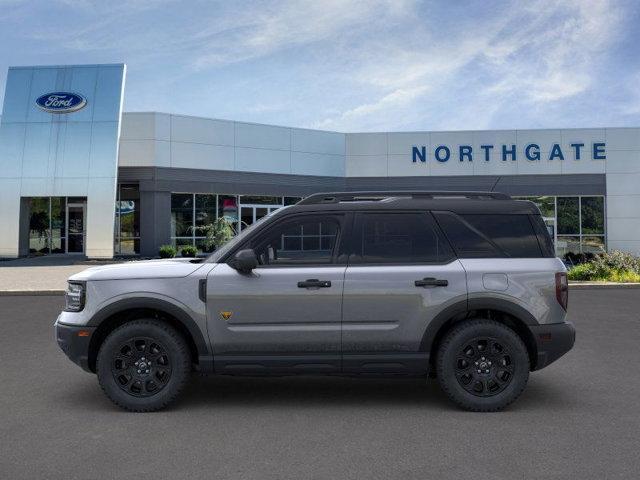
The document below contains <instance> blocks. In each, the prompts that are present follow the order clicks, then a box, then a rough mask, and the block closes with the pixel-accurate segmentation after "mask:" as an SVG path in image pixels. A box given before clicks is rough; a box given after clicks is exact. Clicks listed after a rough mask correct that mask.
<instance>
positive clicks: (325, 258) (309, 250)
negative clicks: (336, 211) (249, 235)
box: [248, 215, 340, 266]
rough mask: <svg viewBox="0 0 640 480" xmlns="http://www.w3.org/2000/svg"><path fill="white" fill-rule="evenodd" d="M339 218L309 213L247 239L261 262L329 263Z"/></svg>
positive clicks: (293, 263) (275, 263) (264, 263)
mask: <svg viewBox="0 0 640 480" xmlns="http://www.w3.org/2000/svg"><path fill="white" fill-rule="evenodd" d="M339 229H340V225H339V220H338V218H336V217H331V216H325V215H322V216H320V215H308V216H303V217H299V218H297V219H294V220H290V221H285V222H282V223H280V224H278V225H276V226H274V227H273V228H270V229H269V230H268V231H267V232H265V233H264V234H263V235H260V236H259V237H258V238H256V239H255V240H253V241H251V242H250V245H249V246H248V248H253V249H254V250H255V252H256V255H257V256H258V262H259V263H260V265H282V266H284V265H300V264H302V265H305V264H306V265H308V264H322V263H331V262H332V261H333V255H334V252H335V250H336V243H337V238H338V232H339Z"/></svg>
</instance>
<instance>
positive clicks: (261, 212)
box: [240, 204, 282, 230]
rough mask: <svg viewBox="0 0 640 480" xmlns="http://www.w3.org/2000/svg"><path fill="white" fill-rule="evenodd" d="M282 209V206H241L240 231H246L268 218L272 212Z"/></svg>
mask: <svg viewBox="0 0 640 480" xmlns="http://www.w3.org/2000/svg"><path fill="white" fill-rule="evenodd" d="M279 208H282V205H246V204H241V205H240V220H241V222H240V229H241V230H242V229H244V228H246V227H248V226H249V225H252V224H253V223H255V222H256V221H258V220H260V219H261V218H262V217H266V216H267V215H269V214H270V213H271V212H275V211H276V210H277V209H279Z"/></svg>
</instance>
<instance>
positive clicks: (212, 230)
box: [194, 217, 235, 250]
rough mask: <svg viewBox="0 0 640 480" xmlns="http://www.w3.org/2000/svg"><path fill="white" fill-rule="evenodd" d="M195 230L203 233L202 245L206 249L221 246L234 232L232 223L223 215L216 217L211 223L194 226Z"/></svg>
mask: <svg viewBox="0 0 640 480" xmlns="http://www.w3.org/2000/svg"><path fill="white" fill-rule="evenodd" d="M194 230H195V231H197V232H200V233H204V235H205V237H206V238H205V239H204V247H205V249H207V250H214V249H216V248H219V247H221V246H222V245H224V244H225V243H227V242H228V241H229V240H231V239H232V238H233V236H234V234H235V232H234V230H233V225H232V223H231V222H230V221H229V220H227V219H226V218H225V217H220V218H218V219H216V220H215V221H214V222H213V223H210V224H208V225H202V226H200V227H195V228H194Z"/></svg>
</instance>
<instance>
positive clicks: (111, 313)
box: [88, 298, 212, 373]
mask: <svg viewBox="0 0 640 480" xmlns="http://www.w3.org/2000/svg"><path fill="white" fill-rule="evenodd" d="M139 318H154V319H157V320H161V321H163V322H167V323H168V324H170V325H171V326H172V327H174V328H175V329H176V330H177V331H178V332H180V333H181V334H182V335H183V337H184V338H185V340H186V342H187V345H188V346H189V351H190V353H191V359H192V362H193V364H194V365H197V367H198V369H199V370H207V369H209V368H210V366H211V363H212V362H211V360H210V359H211V352H210V349H209V345H208V343H207V341H206V339H205V337H204V335H203V334H202V331H201V329H200V327H199V326H198V324H197V323H196V321H195V320H194V319H193V318H192V317H191V315H189V313H187V312H186V311H185V310H183V309H182V308H180V307H179V306H177V305H175V304H173V303H170V302H168V301H166V300H162V299H158V298H126V299H122V300H118V301H116V302H113V303H111V304H109V305H107V306H106V307H104V308H102V309H101V310H99V311H98V312H97V313H96V314H95V315H94V316H93V317H92V318H91V320H90V322H89V324H88V326H93V327H96V330H95V331H94V333H93V335H92V336H91V341H90V343H89V355H88V363H89V369H90V370H91V371H92V372H94V373H95V371H96V358H97V356H98V351H99V349H100V345H102V342H103V341H104V339H105V338H107V335H109V333H111V332H112V331H113V330H114V329H116V328H117V327H119V326H120V325H123V324H125V323H127V322H129V321H132V320H136V319H139Z"/></svg>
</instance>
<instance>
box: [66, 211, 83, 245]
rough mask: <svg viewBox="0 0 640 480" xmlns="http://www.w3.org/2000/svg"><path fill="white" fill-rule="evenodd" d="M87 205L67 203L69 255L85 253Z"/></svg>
mask: <svg viewBox="0 0 640 480" xmlns="http://www.w3.org/2000/svg"><path fill="white" fill-rule="evenodd" d="M85 218H86V216H85V204H84V203H67V253H84V240H85Z"/></svg>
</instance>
